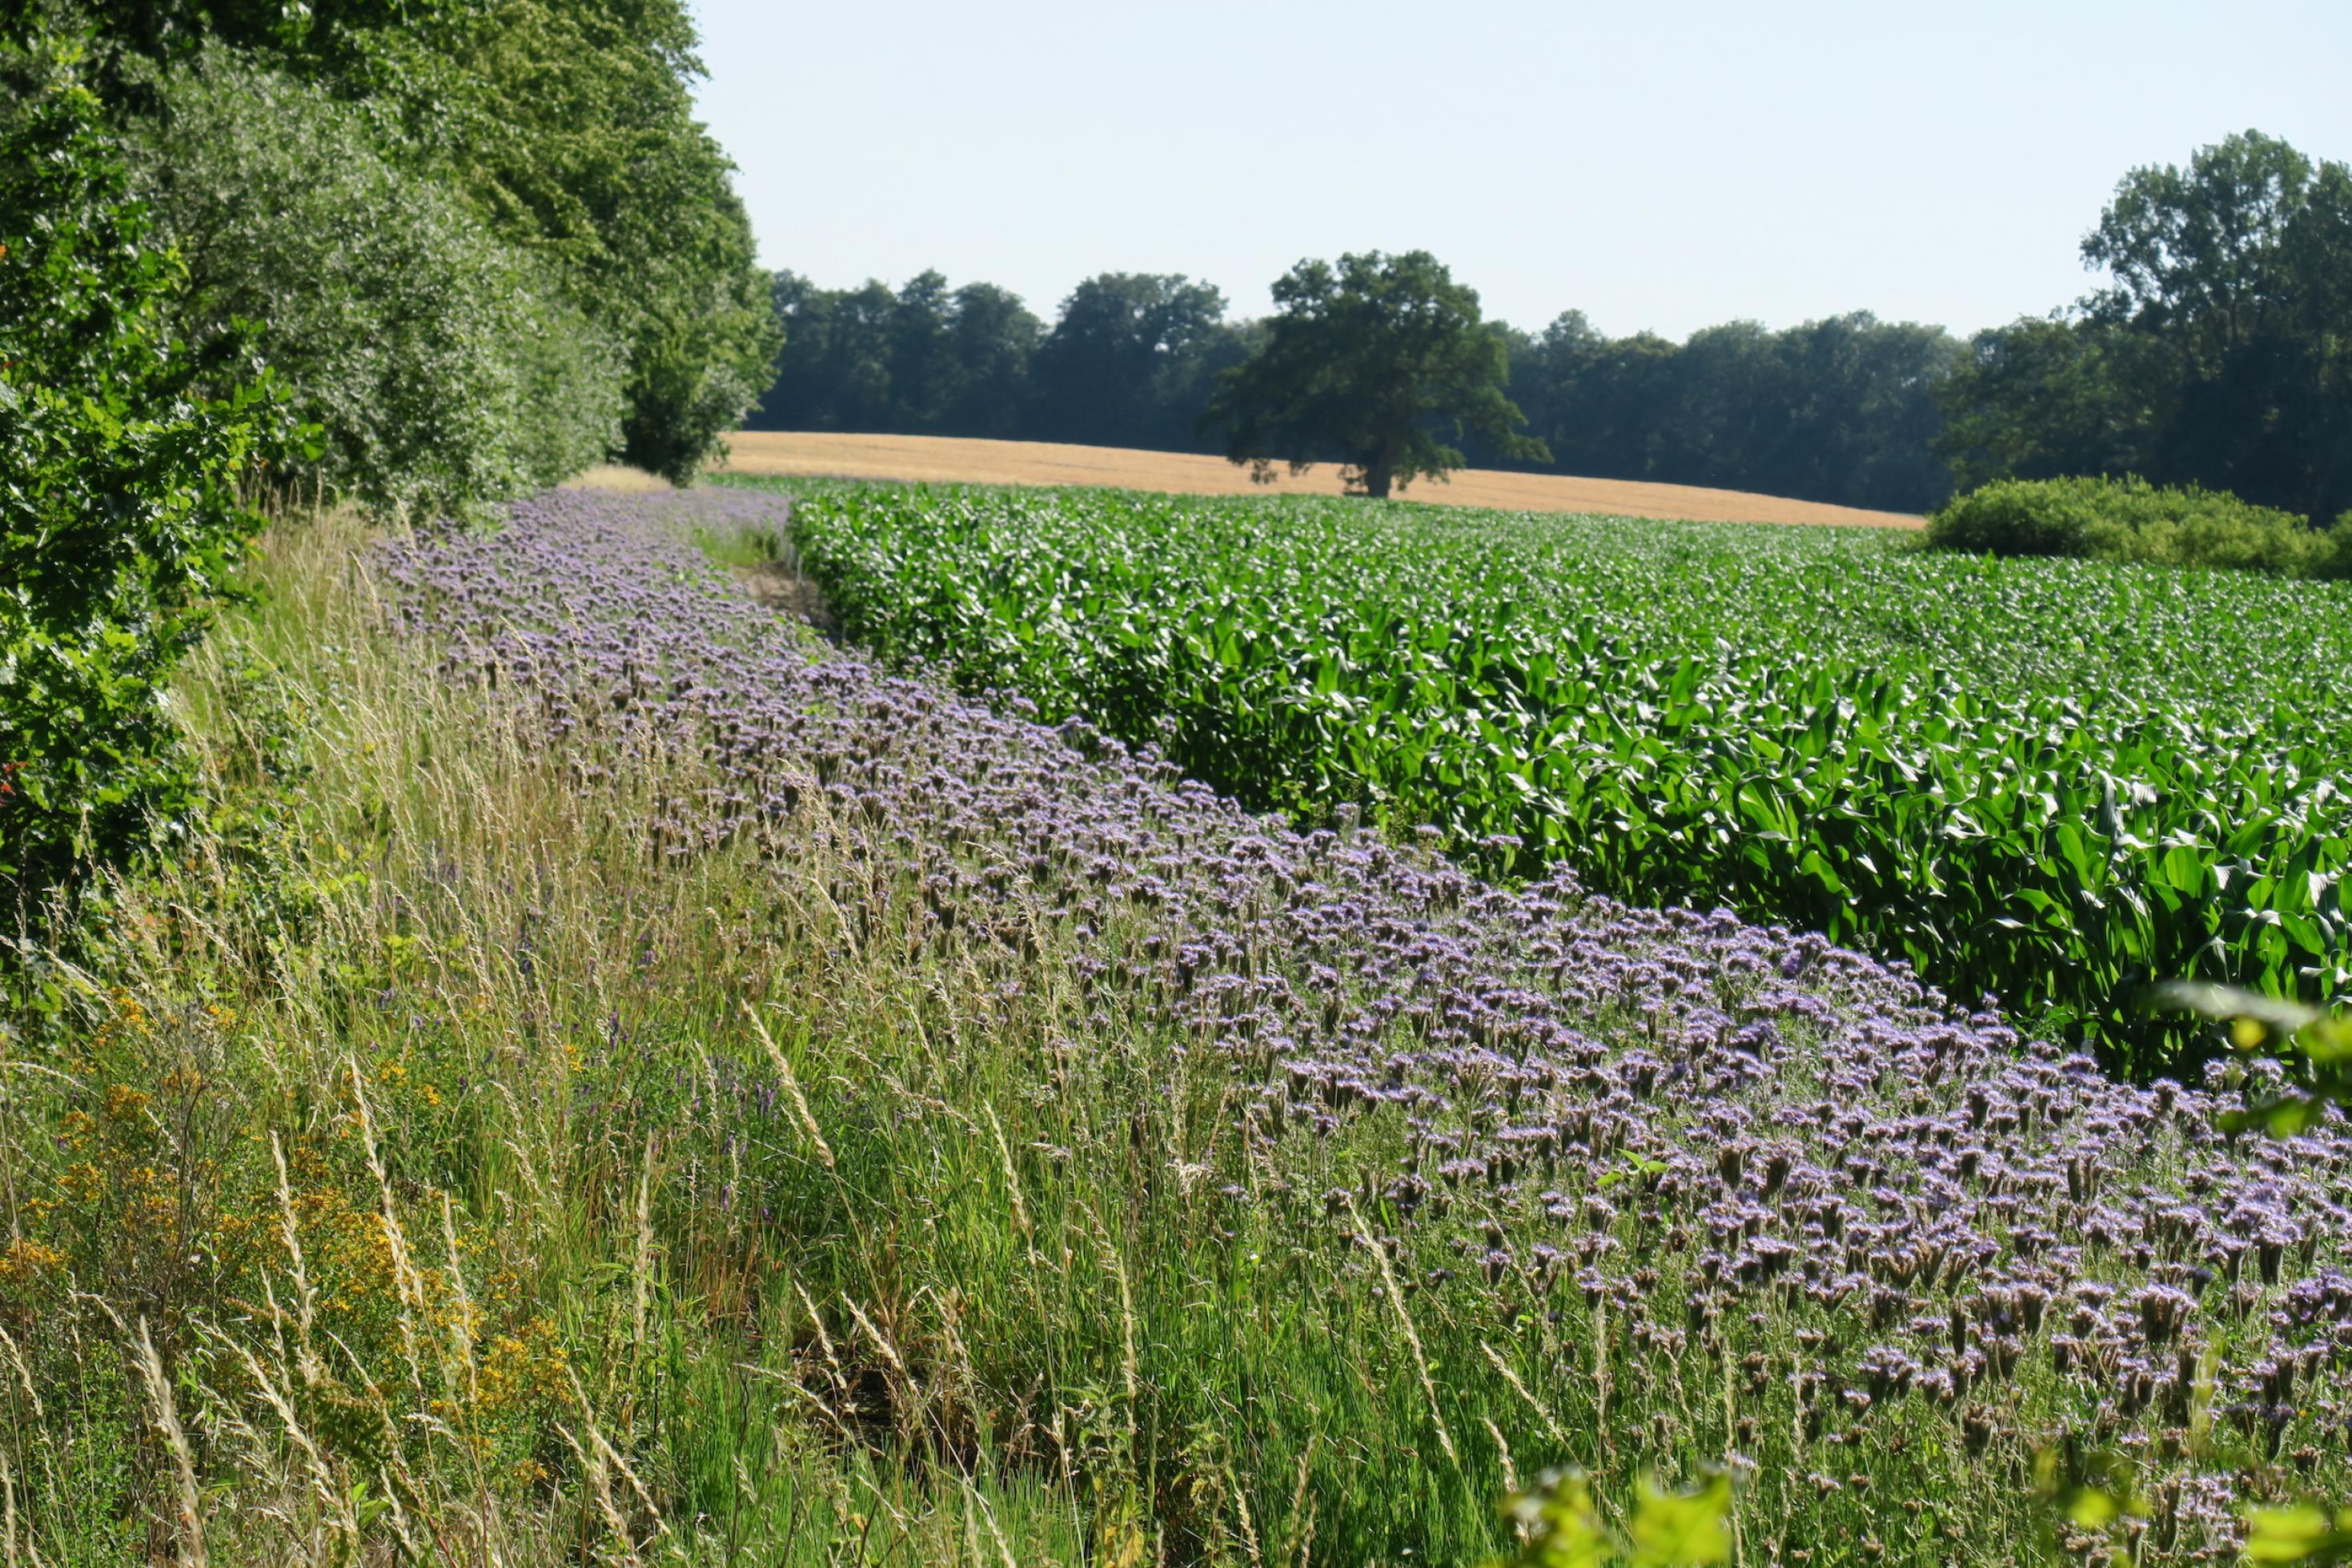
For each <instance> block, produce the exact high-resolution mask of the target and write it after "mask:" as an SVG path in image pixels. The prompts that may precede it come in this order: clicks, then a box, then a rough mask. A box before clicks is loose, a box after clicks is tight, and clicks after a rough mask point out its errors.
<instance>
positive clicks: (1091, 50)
mask: <svg viewBox="0 0 2352 1568" xmlns="http://www.w3.org/2000/svg"><path fill="white" fill-rule="evenodd" d="M694 11H695V14H696V16H697V17H698V21H699V22H700V25H701V28H702V34H703V57H704V61H705V63H706V64H707V65H708V66H709V70H710V79H709V82H708V83H706V84H705V86H704V89H703V91H702V94H701V104H702V112H703V113H704V115H705V116H706V117H707V118H708V120H709V124H710V126H711V129H712V130H713V131H714V132H716V134H717V135H718V137H719V141H721V142H722V143H723V144H724V145H725V146H726V147H727V149H728V151H729V152H730V153H731V154H732V155H733V156H734V158H735V160H736V162H738V163H739V164H740V165H741V167H742V173H741V176H740V188H741V190H742V193H743V195H744V198H745V200H746V201H747V203H748V204H749V205H750V208H751V221H752V225H753V226H754V228H755V229H756V230H757V232H758V235H759V240H760V249H761V259H762V260H763V261H764V262H765V263H766V264H767V265H769V266H771V267H791V268H792V269H793V270H794V271H797V272H801V273H804V274H807V275H808V276H810V277H814V278H815V279H816V280H817V281H818V282H820V283H823V284H826V285H831V286H841V285H846V284H852V283H856V282H859V281H862V280H863V279H865V278H866V277H881V278H883V279H885V280H887V281H889V282H892V283H897V282H898V281H900V280H902V279H904V278H906V277H908V276H910V275H911V274H913V273H915V272H918V271H919V270H921V269H922V268H924V267H938V268H940V270H941V271H943V272H945V273H946V274H947V275H948V276H949V277H950V279H951V280H953V281H954V282H957V283H962V282H966V281H970V280H971V279H974V278H984V279H987V280H989V281H991V282H995V283H1001V284H1003V285H1005V286H1006V287H1010V288H1013V290H1015V291H1016V292H1018V293H1020V294H1021V295H1023V296H1024V298H1026V299H1027V300H1028V302H1029V304H1030V306H1031V308H1033V309H1034V310H1036V311H1037V312H1038V314H1039V315H1041V316H1043V317H1045V318H1046V319H1049V320H1050V319H1052V317H1053V314H1054V311H1055V307H1056V306H1057V305H1058V303H1059V302H1060V300H1061V298H1062V297H1063V296H1064V295H1065V294H1066V293H1067V292H1068V290H1069V288H1070V287H1071V285H1073V284H1075V283H1076V282H1077V281H1078V279H1080V278H1081V277H1087V276H1088V275H1090V274H1092V273H1096V272H1101V271H1111V270H1117V271H1130V272H1133V271H1150V272H1183V273H1189V274H1191V275H1192V276H1193V277H1202V278H1206V279H1207V280H1208V281H1210V282H1212V283H1214V284H1216V285H1217V286H1218V287H1221V288H1223V290H1224V291H1225V294H1226V296H1227V298H1229V299H1230V300H1231V301H1232V302H1233V307H1234V312H1235V313H1236V314H1240V315H1251V314H1256V313H1259V312H1262V311H1264V310H1265V308H1266V307H1267V298H1266V285H1267V284H1268V283H1269V282H1270V281H1271V280H1272V279H1273V278H1274V277H1276V276H1277V275H1278V274H1280V273H1281V272H1282V271H1283V270H1284V269H1285V268H1286V267H1288V266H1289V265H1290V264H1291V263H1292V262H1294V261H1296V260H1297V259H1298V258H1299V257H1300V256H1336V255H1338V254H1339V252H1341V251H1343V250H1362V249H1369V248H1378V249H1384V250H1403V249H1410V248H1412V247H1415V246H1420V247H1423V248H1426V249H1429V250H1433V251H1434V252H1436V253H1437V255H1438V256H1440V257H1441V258H1442V259H1444V261H1446V262H1447V263H1449V264H1450V265H1451V266H1452V267H1453V268H1454V276H1455V277H1457V278H1460V279H1461V280H1463V281H1465V282H1467V283H1469V284H1470V285H1472V286H1473V287H1475V288H1477V289H1478V290H1479V292H1480V294H1481V295H1482V297H1483V298H1484V299H1485V301H1486V309H1487V312H1488V314H1490V315H1495V316H1500V317H1503V318H1505V319H1508V320H1510V321H1512V322H1513V323H1515V324H1517V325H1518V326H1521V327H1525V328H1528V329H1536V328H1539V327H1541V326H1542V325H1543V323H1545V322H1546V321H1548V320H1549V319H1551V318H1552V317H1553V316H1554V315H1556V314H1558V313H1559V311H1560V310H1562V309H1565V308H1570V307H1576V308H1581V309H1583V310H1584V311H1585V312H1586V313H1587V314H1588V315H1589V316H1591V318H1592V319H1593V321H1594V323H1595V324H1596V325H1598V326H1600V327H1601V329H1604V330H1607V331H1611V332H1618V333H1622V332H1631V331H1634V330H1637V329H1643V328H1650V329H1656V330H1659V331H1663V332H1665V333H1667V334H1669V335H1672V336H1677V337H1679V336H1681V335H1682V334H1685V333H1686V332H1688V331H1690V330H1691V329H1693V328H1696V327H1700V326H1705V325H1706V324H1708V323H1710V322H1714V321H1721V320H1727V319H1733V318H1738V317H1752V318H1756V319H1761V320H1763V321H1765V322H1767V323H1769V324H1770V325H1773V326H1783V325H1787V324H1789V323H1791V322H1794V321H1798V320H1802V319H1807V318H1810V317H1816V316H1822V315H1827V314H1832V313H1834V312H1837V311H1842V310H1848V309H1871V310H1875V311H1877V312H1878V313H1879V314H1880V315H1881V316H1885V317H1888V318H1895V319H1915V320H1922V321H1933V322H1938V323H1941V324H1943V325H1945V326H1948V327H1950V328H1951V329H1954V330H1956V331H1962V332H1965V331H1969V330H1972V329H1976V328H1978V327H1983V326H1990V325H1991V324H1993V323H1996V322H2000V321H2005V320H2008V319H2011V318H2013V317H2015V316H2017V315H2019V314H2021V313H2027V312H2033V313H2039V312H2041V311H2043V310H2046V309H2048V308H2052V307H2053V306H2056V305H2059V304H2062V303H2063V302H2065V301H2067V300H2069V299H2071V298H2074V297H2075V296H2076V295H2078V294H2080V293H2081V292H2083V290H2084V287H2085V286H2086V283H2087V281H2088V279H2087V275H2086V274H2084V271H2083V270H2082V267H2081V264H2080V262H2079V260H2078V259H2077V256H2076V253H2075V246H2076V244H2077V242H2078V241H2079V240H2080V239H2081V237H2082V235H2083V232H2084V230H2085V229H2086V228H2088V227H2089V226H2090V225H2091V224H2092V223H2093V222H2094V221H2095V218H2096V216H2097V214H2098V210H2099V207H2100V205H2101V204H2102V203H2103V202H2104V201H2105V198H2106V196H2107V195H2108V193H2110V192H2111V191H2112V190H2113V188H2114V186H2115V183H2116V179H2117V178H2118V177H2120V176H2121V175H2122V173H2123V172H2124V171H2125V170H2126V169H2127V168H2129V167H2130V166H2132V165H2133V164H2136V163H2148V162H2180V161H2183V160H2185V159H2186V158H2187V156H2188V154H2189V152H2190V151H2191V150H2192V149H2193V148H2195V147H2197V146H2199V145H2200V144H2202V143H2204V142H2208V141H2217V140H2219V139H2220V138H2221V137H2222V136H2224V135H2227V134H2228V133H2229V132H2231V131H2242V130H2245V129H2247V128H2249V127H2252V128H2256V129H2260V130H2263V131H2270V132H2272V133H2273V134H2275V135H2280V136H2284V137H2285V138H2286V139H2287V140H2288V141H2292V142H2294V144H2295V145H2296V146H2298V147H2300V148H2301V149H2303V151H2304V152H2307V153H2310V154H2313V155H2315V156H2321V157H2330V158H2337V159H2352V0H2234V3H2232V4H2229V5H2222V4H2201V5H2189V4H2182V3H2178V0H1973V3H1970V0H1959V3H1954V0H1946V3H1943V4H1937V5H1925V4H1917V3H1890V0H1877V3H1872V4H1864V3H1858V0H1857V3H1839V0H1816V3H1784V4H1778V5H1772V4H1763V3H1759V0H1685V3H1681V4H1664V3H1651V4H1646V5H1645V4H1642V3H1641V0H1619V3H1617V4H1610V5H1596V4H1588V3H1586V0H1573V3H1559V4H1552V5H1541V4H1534V3H1528V0H1452V3H1423V4H1417V5H1399V4H1388V3H1385V0H1352V3H1349V4H1344V5H1341V4H1323V3H1316V4H1286V3H1284V0H1255V3H1244V0H1202V3H1198V4H1190V5H1152V4H1127V5H1122V4H1118V0H1111V3H1109V4H1105V3H1103V0H1087V3H1079V0H993V3H990V4H973V3H971V0H956V3H954V4H938V3H932V0H923V3H919V4H898V5H889V4H875V5H845V4H838V3H836V4H830V5H808V4H801V5H774V4H769V3H763V0H694Z"/></svg>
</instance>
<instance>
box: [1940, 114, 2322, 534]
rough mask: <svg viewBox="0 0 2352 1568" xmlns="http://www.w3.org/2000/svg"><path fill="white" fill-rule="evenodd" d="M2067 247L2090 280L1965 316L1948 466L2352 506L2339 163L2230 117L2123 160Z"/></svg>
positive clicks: (2307, 510)
mask: <svg viewBox="0 0 2352 1568" xmlns="http://www.w3.org/2000/svg"><path fill="white" fill-rule="evenodd" d="M2083 256H2084V261H2085V262H2086V263H2088V264H2089V265H2091V266H2093V267H2099V268H2102V269H2104V270H2105V273H2106V274H2107V282H2106V284H2105V286H2104V287H2101V288H2099V289H2097V290H2095V291H2094V292H2093V293H2092V294H2091V295H2090V296H2089V297H2088V298H2085V299H2084V300H2083V301H2082V302H2081V303H2080V305H2079V306H2078V307H2077V308H2076V309H2075V311H2074V313H2073V314H2072V315H2070V316H2068V317H2065V318H2063V319H2057V320H2053V321H2047V322H2039V321H2023V322H2019V323H2018V324H2016V325H2015V326H2013V327H2010V328H2005V329H2000V330H1999V331H1997V332H1994V333H1989V334H1984V335H1980V336H1979V339H1978V340H1977V342H1976V344H1975V345H1974V350H1973V352H1972V353H1971V355H1970V356H1969V361H1967V362H1966V363H1964V365H1963V366H1962V368H1961V370H1960V371H1959V373H1958V374H1957V375H1955V376H1954V377H1953V378H1952V380H1951V382H1950V383H1949V385H1948V388H1947V390H1946V393H1945V404H1946V409H1947V413H1948V421H1949V423H1948V429H1947V433H1946V435H1945V438H1944V442H1943V447H1944V450H1945V451H1946V452H1947V453H1948V455H1950V456H1951V457H1952V458H1953V460H1954V462H1955V464H1956V465H1957V467H1958V470H1959V473H1960V476H1961V477H1962V479H1963V480H1964V482H1969V483H1974V482H1977V481H1979V480H1983V479H1989V478H1994V477H2000V476H2021V477H2052V476H2058V475H2062V474H2080V473H2109V474H2113V473H2124V472H2129V473H2137V474H2141V475H2144V476H2147V477H2148V478H2150V479H2153V480H2156V481H2158V482H2159V483H2165V484H2175V485H2188V484H2195V485H2201V486H2206V487H2209V488H2213V489H2228V490H2231V491H2234V492H2236V493H2237V494H2239V495H2241V496H2243V497H2247V498H2248V499H2250V500H2253V501H2256V502H2259V503H2261V504H2263V505H2265V506H2271V507H2284V508H2285V509H2288V510H2291V511H2294V512H2299V513H2302V514H2304V515H2305V516H2307V517H2313V518H2314V519H2315V520H2321V521H2325V520H2326V519H2327V518H2329V517H2334V516H2335V515H2336V513H2337V512H2338V511H2340V510H2342V509H2343V508H2345V507H2347V506H2352V338H2347V335H2346V334H2345V332H2344V329H2343V323H2344V321H2345V320H2346V319H2347V316H2346V310H2347V305H2352V170H2347V167H2346V165H2344V164H2342V163H2336V162H2321V163H2315V162H2312V160H2310V159H2309V158H2306V157H2305V156H2304V155H2303V154H2302V153H2300V152H2296V151H2295V150H2294V148H2293V147H2291V146H2289V145H2288V144H2287V143H2285V142H2284V141H2280V140H2278V139H2277V138H2275V137H2270V136H2265V135H2263V134H2262V133H2260V132H2258V131H2245V132H2242V133H2241V134H2239V135H2235V136H2231V137H2229V138H2228V139H2226V140H2225V141H2221V142H2218V143H2216V144H2214V145H2212V146H2210V147H2203V148H2200V149H2199V150H2198V151H2197V152H2195V153H2194V154H2192V155H2191V157H2190V158H2189V162H2188V164H2187V165H2186V166H2185V167H2182V166H2177V165H2172V164H2164V165H2158V166H2152V167H2147V168H2141V169H2135V170H2133V171H2131V172H2129V173H2128V174H2126V176H2125V177H2124V179H2123V181H2122V183H2120V184H2119V185H2118V186H2117V187H2116V194H2115V197H2114V199H2113V200H2112V201H2111V202H2109V203H2108V204H2107V206H2106V208H2105V211H2103V212H2102V213H2101V214H2100V218H2099V222H2098V225H2097V226H2096V227H2095V228H2094V229H2093V230H2092V231H2091V233H2090V235H2088V236H2086V237H2085V238H2084V242H2083Z"/></svg>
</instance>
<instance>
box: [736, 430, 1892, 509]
mask: <svg viewBox="0 0 2352 1568" xmlns="http://www.w3.org/2000/svg"><path fill="white" fill-rule="evenodd" d="M728 444H729V447H730V452H729V455H728V458H727V461H726V464H725V465H724V467H725V470H726V471H728V472H731V473H737V474H774V475H802V476H824V477H829V478H841V479H903V480H908V481H918V482H932V483H938V482H961V483H966V484H980V485H1107V486H1115V487H1117V488H1119V489H1127V490H1165V491H1172V492H1177V493H1181V494H1190V495H1202V496H1247V495H1266V494H1274V495H1338V494H1339V469H1338V467H1337V466H1336V465H1331V464H1328V463H1322V464H1317V465H1315V466H1313V467H1311V468H1309V469H1308V470H1307V472H1306V473H1304V474H1302V475H1300V476H1297V478H1295V479H1294V478H1292V477H1291V476H1290V475H1289V473H1288V471H1287V470H1283V469H1277V470H1276V474H1277V476H1278V477H1277V478H1276V482H1275V483H1273V484H1271V485H1253V484H1252V483H1251V482H1250V475H1249V470H1248V469H1246V468H1239V467H1235V466H1234V465H1233V464H1230V463H1228V462H1226V461H1225V460H1224V459H1223V458H1222V457H1211V456H1206V455H1202V454H1199V453H1185V452H1139V451H1133V450H1129V449H1127V448H1123V447H1114V446H1065V445H1057V444H1051V443H1046V442H1034V441H971V440H963V439H960V438H954V437H948V436H937V435H834V434H811V433H806V432H799V431H765V430H759V431H743V432H740V433H738V434H735V435H732V436H730V437H729V438H728ZM1405 498H1406V499H1408V500H1414V501H1441V502H1444V503H1447V504H1449V505H1452V506H1458V507H1498V508H1501V509H1504V510H1507V511H1518V512H1600V513H1606V514H1610V515H1612V516H1620V517H1684V518H1688V519H1690V520H1691V521H1694V522H1706V523H1816V524H1820V523H1827V524H1839V525H1844V526H1848V527H1854V526H1860V527H1865V528H1917V527H1918V526H1919V523H1920V519H1919V518H1917V517H1912V516H1910V515H1908V514H1907V513H1903V512H1872V511H1865V510H1864V509H1863V508H1861V507H1832V506H1829V505H1826V504H1824V503H1822V502H1818V501H1792V500H1790V499H1787V498H1786V497H1779V496H1753V495H1749V494H1747V493H1746V492H1744V491H1739V490H1707V489H1701V488H1699V487H1697V486H1689V485H1651V484H1643V483H1641V482H1638V481H1634V480H1629V479H1580V478H1575V477H1573V476H1569V475H1564V474H1507V473H1502V472H1499V471H1497V470H1494V469H1488V468H1468V469H1465V470H1463V471H1462V472H1461V473H1459V474H1456V475H1455V476H1454V478H1453V480H1452V482H1451V483H1448V484H1442V485H1441V484H1433V483H1430V482H1428V481H1425V480H1424V481H1423V482H1422V483H1420V484H1417V485H1415V486H1412V488H1411V489H1410V490H1409V491H1407V492H1405Z"/></svg>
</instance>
